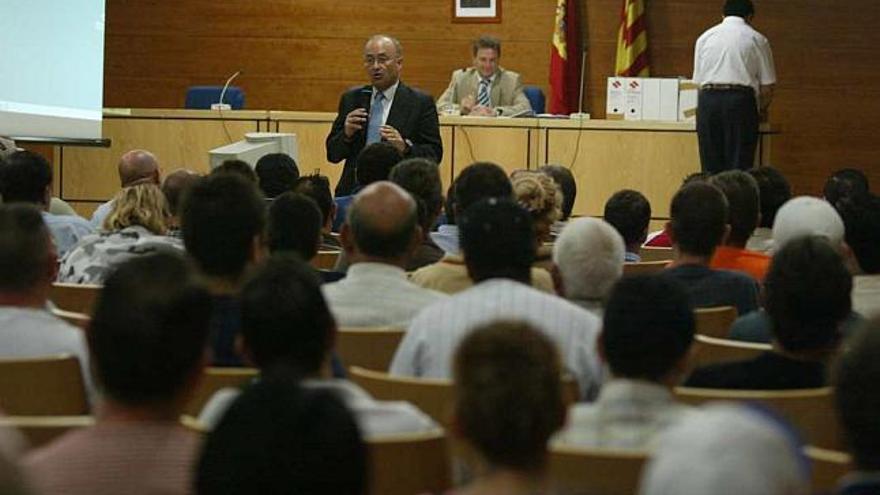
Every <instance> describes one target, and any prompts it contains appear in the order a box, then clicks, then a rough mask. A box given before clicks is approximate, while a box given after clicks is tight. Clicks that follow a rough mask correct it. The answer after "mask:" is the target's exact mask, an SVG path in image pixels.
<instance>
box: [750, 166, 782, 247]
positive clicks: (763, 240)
mask: <svg viewBox="0 0 880 495" xmlns="http://www.w3.org/2000/svg"><path fill="white" fill-rule="evenodd" d="M748 173H749V175H751V176H752V177H754V178H755V181H756V182H757V183H758V191H759V194H758V196H759V198H760V200H761V219H760V221H759V222H758V228H757V229H755V231H754V232H753V233H752V237H750V238H749V241H748V242H747V243H746V249H748V250H749V251H756V252H759V253H770V251H771V250H772V249H773V222H774V221H775V220H776V212H777V211H779V208H781V207H782V205H784V204H785V202H786V201H788V200H789V199H791V185H790V184H789V183H788V180H787V179H786V178H785V176H784V175H782V173H781V172H779V170H777V169H775V168H773V167H758V168H753V169H751V170H749V171H748Z"/></svg>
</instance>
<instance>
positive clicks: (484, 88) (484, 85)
mask: <svg viewBox="0 0 880 495" xmlns="http://www.w3.org/2000/svg"><path fill="white" fill-rule="evenodd" d="M477 103H478V104H480V105H481V106H484V107H488V106H491V102H490V101H489V80H488V79H480V92H479V94H477Z"/></svg>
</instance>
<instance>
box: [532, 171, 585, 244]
mask: <svg viewBox="0 0 880 495" xmlns="http://www.w3.org/2000/svg"><path fill="white" fill-rule="evenodd" d="M538 172H541V173H542V174H546V175H549V176H550V178H552V179H553V181H554V182H556V184H557V185H558V186H559V188H560V189H561V190H562V217H561V218H560V219H559V222H561V223H564V222H567V221H568V219H569V218H570V217H571V211H572V210H573V209H574V200H575V199H576V198H577V182H575V180H574V175H572V173H571V170H569V168H568V167H564V166H562V165H555V164H549V165H544V166H543V167H540V168H538ZM558 227H559V228H558V229H557V231H559V230H562V228H561V227H562V225H558Z"/></svg>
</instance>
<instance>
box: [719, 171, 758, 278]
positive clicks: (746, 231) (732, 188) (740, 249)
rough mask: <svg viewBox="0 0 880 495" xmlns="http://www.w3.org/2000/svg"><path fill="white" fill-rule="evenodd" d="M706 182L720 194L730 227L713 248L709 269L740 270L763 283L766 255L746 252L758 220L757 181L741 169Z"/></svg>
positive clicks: (726, 172)
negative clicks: (725, 205)
mask: <svg viewBox="0 0 880 495" xmlns="http://www.w3.org/2000/svg"><path fill="white" fill-rule="evenodd" d="M709 183H710V184H712V185H713V186H715V187H717V188H718V189H720V190H721V192H722V193H724V197H725V198H726V199H727V206H728V209H727V212H728V220H727V223H728V224H729V225H730V233H729V235H728V236H727V238H726V239H725V240H724V241H723V242H722V244H721V245H720V246H718V247H717V248H716V249H715V254H714V255H713V256H712V262H711V263H710V264H709V266H711V267H712V268H719V269H726V270H736V271H740V272H743V273H746V274H748V275H751V276H752V278H754V279H755V280H757V281H759V282H763V280H764V277H766V276H767V269H768V268H769V267H770V256H768V255H766V254H764V253H758V252H754V251H749V250H747V249H746V243H747V242H748V241H749V238H751V237H752V233H753V232H754V231H755V229H756V228H757V226H758V220H759V219H760V217H761V211H760V207H761V201H760V196H759V194H760V193H759V190H758V182H757V181H756V180H755V179H754V177H752V176H751V175H749V174H747V173H746V172H743V171H742V170H728V171H725V172H721V173H719V174H715V175H713V176H712V178H710V179H709Z"/></svg>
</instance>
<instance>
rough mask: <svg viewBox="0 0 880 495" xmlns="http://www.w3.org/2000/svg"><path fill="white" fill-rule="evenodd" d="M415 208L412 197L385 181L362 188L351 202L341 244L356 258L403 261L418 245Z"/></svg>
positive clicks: (416, 210) (416, 212)
mask: <svg viewBox="0 0 880 495" xmlns="http://www.w3.org/2000/svg"><path fill="white" fill-rule="evenodd" d="M418 233H419V228H418V208H417V207H416V202H415V201H414V200H413V198H412V196H410V194H409V193H408V192H406V191H405V190H404V189H402V188H401V187H400V186H398V185H396V184H393V183H391V182H387V181H380V182H374V183H373V184H370V185H369V186H367V187H365V188H364V189H363V190H362V191H361V192H360V193H358V195H357V196H355V198H354V201H352V203H351V206H349V209H348V219H347V221H346V225H345V227H344V228H343V244H344V245H345V248H346V250H347V251H349V252H351V253H353V254H355V256H356V257H359V258H361V259H363V258H375V259H382V260H387V261H389V262H395V264H397V263H396V262H397V261H400V260H405V259H406V258H407V257H408V256H409V254H410V253H411V251H412V249H414V248H415V246H416V244H417V242H418Z"/></svg>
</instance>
